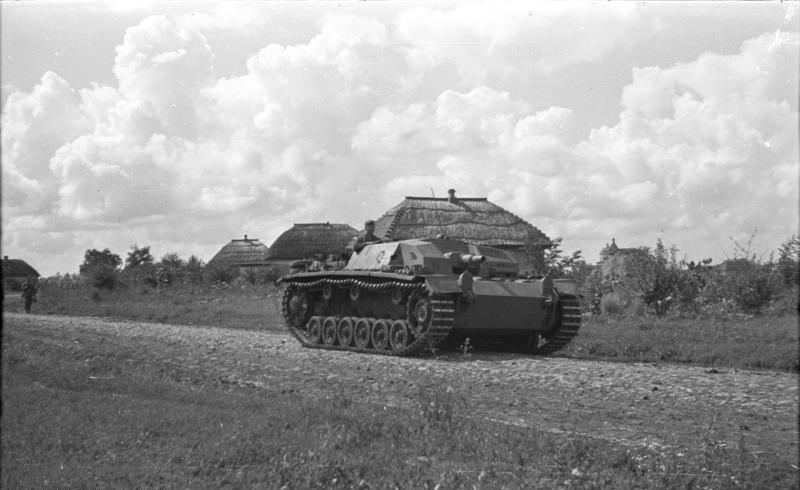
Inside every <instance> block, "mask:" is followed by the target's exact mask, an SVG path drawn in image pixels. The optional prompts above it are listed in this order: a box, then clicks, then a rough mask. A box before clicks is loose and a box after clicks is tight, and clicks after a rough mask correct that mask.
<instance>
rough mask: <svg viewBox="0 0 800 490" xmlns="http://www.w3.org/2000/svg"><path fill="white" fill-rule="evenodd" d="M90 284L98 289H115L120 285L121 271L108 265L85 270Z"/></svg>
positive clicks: (95, 265) (90, 267)
mask: <svg viewBox="0 0 800 490" xmlns="http://www.w3.org/2000/svg"><path fill="white" fill-rule="evenodd" d="M83 273H84V274H85V275H86V277H87V278H88V279H89V284H91V285H92V286H93V287H95V288H98V289H114V288H115V287H117V285H118V284H119V271H118V270H117V268H116V267H112V266H110V265H108V264H94V265H92V266H89V267H87V268H85V269H84V271H83Z"/></svg>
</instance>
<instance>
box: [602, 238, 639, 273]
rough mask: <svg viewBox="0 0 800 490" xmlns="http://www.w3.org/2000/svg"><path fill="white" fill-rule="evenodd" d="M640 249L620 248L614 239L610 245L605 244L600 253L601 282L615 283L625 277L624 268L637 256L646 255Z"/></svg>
mask: <svg viewBox="0 0 800 490" xmlns="http://www.w3.org/2000/svg"><path fill="white" fill-rule="evenodd" d="M646 253H647V252H645V251H643V250H642V249H640V248H620V247H618V246H617V241H616V239H614V238H612V239H611V244H610V245H609V244H606V246H605V247H603V249H602V250H601V251H600V263H599V264H598V265H599V266H600V272H601V273H602V278H603V281H609V282H612V283H613V282H615V281H618V280H619V278H621V277H623V276H624V275H625V271H626V267H628V264H629V263H630V261H631V260H632V259H633V258H634V257H637V256H641V255H642V254H646Z"/></svg>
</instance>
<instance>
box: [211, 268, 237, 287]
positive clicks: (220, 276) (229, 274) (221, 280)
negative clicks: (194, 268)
mask: <svg viewBox="0 0 800 490" xmlns="http://www.w3.org/2000/svg"><path fill="white" fill-rule="evenodd" d="M236 276H237V270H236V268H235V267H227V266H220V265H209V266H206V268H205V270H204V271H203V280H204V281H205V282H207V283H211V284H230V283H231V282H233V280H234V278H236Z"/></svg>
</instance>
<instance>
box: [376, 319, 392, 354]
mask: <svg viewBox="0 0 800 490" xmlns="http://www.w3.org/2000/svg"><path fill="white" fill-rule="evenodd" d="M372 346H373V347H374V348H375V350H385V349H386V347H388V346H389V323H388V322H387V321H386V320H382V319H379V320H375V324H374V325H372Z"/></svg>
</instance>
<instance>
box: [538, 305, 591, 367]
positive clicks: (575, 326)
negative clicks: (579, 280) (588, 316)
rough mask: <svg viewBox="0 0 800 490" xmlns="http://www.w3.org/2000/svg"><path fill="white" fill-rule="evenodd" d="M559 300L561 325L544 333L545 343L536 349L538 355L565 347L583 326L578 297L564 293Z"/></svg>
mask: <svg viewBox="0 0 800 490" xmlns="http://www.w3.org/2000/svg"><path fill="white" fill-rule="evenodd" d="M559 302H560V305H559V310H560V311H559V312H560V321H559V325H558V327H557V328H556V329H555V330H553V331H552V332H548V333H546V334H544V335H542V338H543V339H544V340H545V343H544V344H543V345H541V346H539V347H538V348H537V349H536V354H538V355H549V354H553V353H555V352H557V351H559V350H561V349H563V348H564V347H565V346H566V345H567V344H569V343H570V341H571V340H572V339H573V338H574V337H575V336H576V335H577V334H578V330H579V329H580V328H581V304H580V301H579V300H578V297H577V296H573V295H568V294H562V295H561V296H560V297H559Z"/></svg>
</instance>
